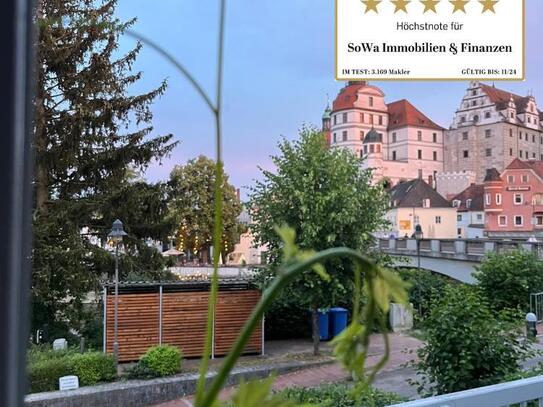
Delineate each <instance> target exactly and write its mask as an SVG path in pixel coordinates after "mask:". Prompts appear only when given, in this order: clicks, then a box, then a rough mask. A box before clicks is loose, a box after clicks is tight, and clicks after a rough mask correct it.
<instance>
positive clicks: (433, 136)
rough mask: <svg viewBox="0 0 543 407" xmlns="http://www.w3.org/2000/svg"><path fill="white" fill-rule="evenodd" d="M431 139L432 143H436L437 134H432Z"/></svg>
mask: <svg viewBox="0 0 543 407" xmlns="http://www.w3.org/2000/svg"><path fill="white" fill-rule="evenodd" d="M432 139H433V141H434V143H437V133H434V134H432Z"/></svg>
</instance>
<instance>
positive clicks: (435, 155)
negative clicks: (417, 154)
mask: <svg viewBox="0 0 543 407" xmlns="http://www.w3.org/2000/svg"><path fill="white" fill-rule="evenodd" d="M433 156H434V161H437V151H434V153H433Z"/></svg>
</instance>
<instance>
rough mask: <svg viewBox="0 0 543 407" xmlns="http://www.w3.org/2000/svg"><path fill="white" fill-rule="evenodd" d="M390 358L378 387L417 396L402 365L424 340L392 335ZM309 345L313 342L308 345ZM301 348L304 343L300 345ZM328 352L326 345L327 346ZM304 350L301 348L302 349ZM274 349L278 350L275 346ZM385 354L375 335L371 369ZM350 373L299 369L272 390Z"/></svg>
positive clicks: (182, 404)
mask: <svg viewBox="0 0 543 407" xmlns="http://www.w3.org/2000/svg"><path fill="white" fill-rule="evenodd" d="M389 337H390V346H391V351H390V356H389V360H388V362H387V364H386V365H385V367H384V368H383V370H381V372H380V373H379V375H378V376H377V378H376V382H375V386H376V387H377V388H381V389H383V390H387V391H395V392H397V393H400V394H402V395H405V396H407V397H410V396H413V395H414V394H416V392H414V390H413V389H411V388H410V387H409V386H408V385H407V384H406V383H405V380H406V379H407V378H409V377H412V376H413V374H414V373H413V372H412V371H411V370H410V369H408V368H402V367H401V366H402V365H403V364H404V363H406V362H408V361H410V360H412V359H413V357H414V355H413V354H409V353H406V350H407V351H408V350H415V349H417V348H418V347H419V346H420V345H421V341H419V340H418V339H416V338H413V337H410V336H407V335H401V334H390V335H389ZM309 344H310V343H309ZM299 345H300V346H301V344H299ZM324 348H325V349H327V345H325V346H324ZM301 349H303V347H302V348H300V349H299V350H301ZM274 350H277V351H278V350H279V347H275V348H274ZM383 354H384V342H383V338H382V336H381V335H374V336H373V337H372V340H371V345H370V352H369V356H368V361H367V364H368V367H371V366H375V364H376V363H378V362H379V360H380V358H381V357H382V355H383ZM349 379H350V377H349V374H348V373H347V372H346V371H344V370H343V368H342V367H341V366H340V365H339V364H337V363H333V364H327V365H324V366H319V367H315V368H309V369H304V370H299V371H297V372H293V373H287V374H285V375H281V376H279V377H277V379H276V381H275V383H274V386H273V389H274V390H283V389H286V388H289V387H316V386H319V385H320V384H323V383H338V382H344V381H346V380H349ZM234 390H235V387H230V388H226V389H224V390H223V391H222V392H221V399H223V400H224V399H227V398H228V397H229V396H230V395H231V394H232V392H233V391H234ZM191 406H192V402H191V398H190V397H189V398H185V399H182V400H174V401H170V402H167V403H163V404H159V405H157V406H156V407H191Z"/></svg>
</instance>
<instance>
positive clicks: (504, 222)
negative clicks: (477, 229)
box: [498, 215, 507, 226]
mask: <svg viewBox="0 0 543 407" xmlns="http://www.w3.org/2000/svg"><path fill="white" fill-rule="evenodd" d="M498 225H499V226H507V216H505V215H500V216H498Z"/></svg>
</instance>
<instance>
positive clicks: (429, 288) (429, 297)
mask: <svg viewBox="0 0 543 407" xmlns="http://www.w3.org/2000/svg"><path fill="white" fill-rule="evenodd" d="M397 271H398V274H399V275H400V277H401V278H402V280H404V281H405V282H407V283H409V286H410V287H409V292H408V294H409V302H410V303H411V304H413V309H414V311H415V315H416V317H417V318H416V321H418V320H424V319H425V318H426V317H427V316H428V313H429V312H430V304H432V302H433V300H434V299H436V298H440V297H441V296H442V295H443V292H444V291H445V289H446V288H447V287H448V286H449V285H451V284H458V283H457V282H456V281H454V280H452V279H450V278H448V277H445V276H442V275H439V274H436V273H432V272H430V271H427V270H418V269H405V268H401V269H398V270H397Z"/></svg>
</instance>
